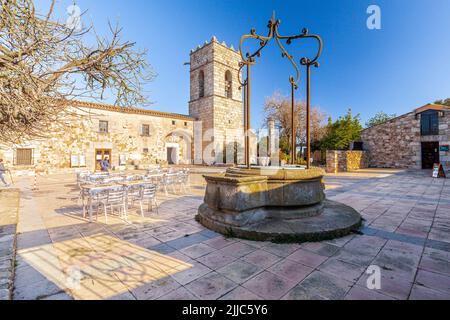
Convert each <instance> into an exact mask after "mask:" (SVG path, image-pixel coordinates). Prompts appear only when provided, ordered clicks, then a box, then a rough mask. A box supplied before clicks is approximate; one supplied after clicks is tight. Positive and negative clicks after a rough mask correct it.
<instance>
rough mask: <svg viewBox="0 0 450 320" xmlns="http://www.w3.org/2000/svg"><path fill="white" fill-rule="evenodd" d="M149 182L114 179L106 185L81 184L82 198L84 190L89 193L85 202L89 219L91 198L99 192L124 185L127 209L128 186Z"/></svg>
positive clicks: (84, 211) (84, 214)
mask: <svg viewBox="0 0 450 320" xmlns="http://www.w3.org/2000/svg"><path fill="white" fill-rule="evenodd" d="M161 176H163V175H161ZM149 183H151V182H149V181H146V180H136V181H114V182H113V183H112V184H108V185H96V184H92V185H84V186H81V188H82V189H83V192H82V194H83V198H84V197H85V192H87V193H88V194H89V198H88V203H87V207H88V211H89V221H90V222H92V199H93V197H95V196H96V195H98V194H99V193H102V192H105V191H109V190H115V189H117V188H118V187H124V188H125V206H126V209H127V211H128V192H129V190H130V188H131V187H134V186H141V185H145V184H149ZM151 184H154V183H151ZM83 216H86V205H85V202H84V199H83Z"/></svg>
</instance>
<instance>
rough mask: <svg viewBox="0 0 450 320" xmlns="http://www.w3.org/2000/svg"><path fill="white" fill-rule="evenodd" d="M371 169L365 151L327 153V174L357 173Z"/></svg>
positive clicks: (334, 151)
mask: <svg viewBox="0 0 450 320" xmlns="http://www.w3.org/2000/svg"><path fill="white" fill-rule="evenodd" d="M368 167H369V156H368V153H367V152H365V151H336V150H333V151H327V169H326V171H327V173H338V172H348V171H357V170H360V169H365V168H368Z"/></svg>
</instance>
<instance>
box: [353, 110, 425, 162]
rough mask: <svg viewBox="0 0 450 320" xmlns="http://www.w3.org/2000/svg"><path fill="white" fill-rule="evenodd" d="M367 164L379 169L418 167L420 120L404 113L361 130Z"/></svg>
mask: <svg viewBox="0 0 450 320" xmlns="http://www.w3.org/2000/svg"><path fill="white" fill-rule="evenodd" d="M361 137H362V141H363V142H364V150H366V151H368V152H369V153H370V165H371V166H373V167H379V168H420V164H421V145H420V120H418V119H416V116H415V113H414V112H412V113H408V114H405V115H403V116H401V117H398V118H395V119H393V120H391V121H388V122H386V123H384V124H381V125H378V126H375V127H372V128H369V129H366V130H363V131H362V132H361Z"/></svg>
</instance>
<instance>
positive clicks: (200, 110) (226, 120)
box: [189, 37, 244, 163]
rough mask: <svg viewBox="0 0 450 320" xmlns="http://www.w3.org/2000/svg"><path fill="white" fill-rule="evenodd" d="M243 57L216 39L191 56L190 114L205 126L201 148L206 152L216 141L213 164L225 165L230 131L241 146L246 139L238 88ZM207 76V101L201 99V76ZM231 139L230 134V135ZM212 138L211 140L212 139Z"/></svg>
mask: <svg viewBox="0 0 450 320" xmlns="http://www.w3.org/2000/svg"><path fill="white" fill-rule="evenodd" d="M240 61H241V57H240V55H239V53H238V52H237V51H236V50H235V49H234V48H233V46H230V47H228V46H227V45H226V44H225V43H219V42H218V41H217V39H216V38H215V37H213V38H212V39H211V41H210V42H206V43H205V44H204V45H203V46H199V47H198V48H197V49H195V50H193V51H192V52H191V90H190V92H191V101H190V103H189V114H190V115H191V116H193V117H195V118H197V119H198V120H200V121H201V122H202V134H203V136H204V137H206V139H204V140H203V143H202V148H203V150H209V149H211V148H209V149H206V148H207V147H208V146H209V145H210V143H211V141H214V150H211V151H212V152H211V155H209V153H210V151H208V152H207V153H208V156H213V158H214V159H215V160H214V162H216V163H222V162H223V158H224V152H225V150H226V146H227V145H230V144H232V143H233V141H229V140H230V139H227V131H232V132H233V133H232V134H231V136H232V139H235V138H234V136H235V137H237V140H238V141H237V142H238V144H239V145H240V146H243V144H244V138H243V106H242V90H241V89H240V88H239V86H240V85H239V79H238V73H239V62H240ZM227 71H230V73H231V77H232V97H231V98H228V97H226V93H225V87H226V81H225V74H226V72H227ZM201 72H203V73H204V77H205V78H204V79H205V82H204V87H205V90H204V91H205V92H204V97H200V88H199V75H200V73H201ZM228 135H230V133H228ZM211 137H213V138H212V139H210V138H211Z"/></svg>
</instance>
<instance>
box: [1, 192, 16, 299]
mask: <svg viewBox="0 0 450 320" xmlns="http://www.w3.org/2000/svg"><path fill="white" fill-rule="evenodd" d="M18 213H19V190H15V189H7V190H0V300H10V299H11V297H12V289H13V278H14V264H15V251H16V230H17V220H18Z"/></svg>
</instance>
